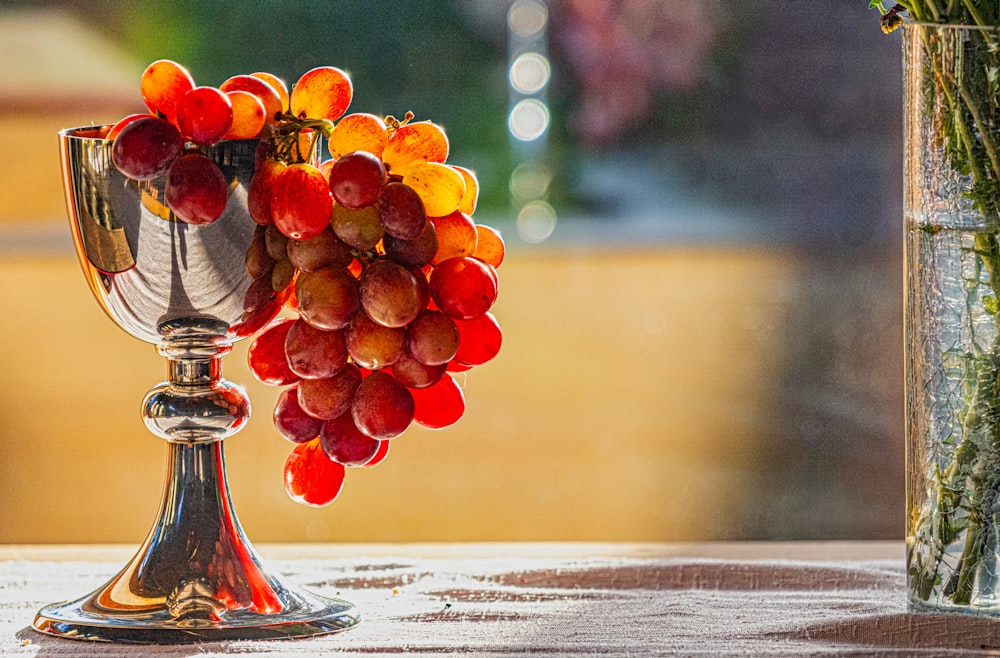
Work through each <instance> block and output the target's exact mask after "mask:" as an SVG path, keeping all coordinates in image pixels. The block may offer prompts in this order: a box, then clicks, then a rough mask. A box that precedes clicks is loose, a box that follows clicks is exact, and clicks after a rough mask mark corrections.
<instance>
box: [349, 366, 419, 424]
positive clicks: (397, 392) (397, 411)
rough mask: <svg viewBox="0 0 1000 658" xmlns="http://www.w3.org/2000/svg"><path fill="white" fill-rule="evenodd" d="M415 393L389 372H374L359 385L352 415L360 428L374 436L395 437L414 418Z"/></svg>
mask: <svg viewBox="0 0 1000 658" xmlns="http://www.w3.org/2000/svg"><path fill="white" fill-rule="evenodd" d="M413 410H414V406H413V396H412V395H411V394H410V391H409V390H408V389H407V388H406V387H405V386H403V385H402V384H400V383H399V381H397V380H396V378H395V377H393V376H392V375H390V374H389V373H387V372H373V373H372V374H370V375H368V377H366V378H365V379H364V380H363V381H362V382H361V384H360V385H359V386H358V389H357V391H355V393H354V403H353V404H352V405H351V416H352V417H353V418H354V422H355V424H356V425H357V426H358V429H359V430H361V431H362V432H364V433H365V434H367V435H368V436H370V437H372V438H373V439H379V440H383V439H391V438H393V437H396V436H399V435H400V434H402V433H403V432H405V431H406V428H407V427H409V426H410V423H411V422H412V421H413Z"/></svg>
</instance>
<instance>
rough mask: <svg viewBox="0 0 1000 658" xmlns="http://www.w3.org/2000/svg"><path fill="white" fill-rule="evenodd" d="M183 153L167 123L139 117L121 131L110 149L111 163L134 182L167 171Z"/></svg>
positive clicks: (181, 142)
mask: <svg viewBox="0 0 1000 658" xmlns="http://www.w3.org/2000/svg"><path fill="white" fill-rule="evenodd" d="M183 151H184V138H183V137H181V133H180V131H179V130H177V128H175V127H174V126H173V125H172V124H171V123H170V122H168V121H164V120H163V119H158V118H157V117H153V116H150V117H142V118H140V119H136V120H135V121H132V122H131V123H129V124H128V125H127V126H125V127H124V128H122V131H121V132H120V133H119V134H118V137H116V138H115V141H114V144H113V145H112V146H111V161H112V162H113V163H114V165H115V167H116V168H117V169H118V171H120V172H122V173H123V174H124V175H125V176H127V177H129V178H131V179H134V180H150V179H152V178H156V177H157V176H162V175H163V174H165V173H167V169H169V168H170V165H172V164H173V163H174V161H175V160H177V158H179V157H180V156H181V153H182V152H183Z"/></svg>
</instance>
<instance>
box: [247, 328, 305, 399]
mask: <svg viewBox="0 0 1000 658" xmlns="http://www.w3.org/2000/svg"><path fill="white" fill-rule="evenodd" d="M293 324H295V320H293V319H292V318H282V319H280V320H276V321H275V322H273V323H272V324H271V325H270V326H268V327H267V329H265V330H264V331H263V332H261V334H260V335H259V336H257V338H255V339H254V341H253V342H252V343H251V344H250V349H249V350H247V363H248V364H249V366H250V372H252V373H253V376H254V377H256V378H257V379H258V380H260V381H261V382H263V383H265V384H271V385H272V386H285V385H286V384H292V383H295V382H296V381H298V379H299V377H298V375H296V374H295V373H294V372H292V370H291V368H289V367H288V360H287V359H286V358H285V338H286V337H287V336H288V331H289V330H290V329H291V328H292V325H293Z"/></svg>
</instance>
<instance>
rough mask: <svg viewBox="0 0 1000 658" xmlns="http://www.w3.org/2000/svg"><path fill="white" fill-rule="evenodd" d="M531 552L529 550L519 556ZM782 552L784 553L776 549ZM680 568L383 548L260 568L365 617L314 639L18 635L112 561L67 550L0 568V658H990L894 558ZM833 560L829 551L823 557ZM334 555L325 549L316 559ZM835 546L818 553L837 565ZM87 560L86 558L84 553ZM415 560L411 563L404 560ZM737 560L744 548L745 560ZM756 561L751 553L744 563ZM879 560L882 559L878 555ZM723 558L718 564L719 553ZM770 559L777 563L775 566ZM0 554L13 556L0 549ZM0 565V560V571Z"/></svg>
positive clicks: (500, 552) (995, 638) (603, 559)
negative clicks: (914, 606)
mask: <svg viewBox="0 0 1000 658" xmlns="http://www.w3.org/2000/svg"><path fill="white" fill-rule="evenodd" d="M529 546H530V545H529ZM778 546H779V547H780V545H778ZM710 549H711V547H708V548H706V549H705V550H699V549H698V548H697V547H688V549H686V550H685V551H683V552H682V553H683V555H682V556H676V557H674V556H671V553H672V551H670V550H663V551H659V552H656V551H654V552H653V554H652V556H642V552H641V551H640V552H638V553H637V552H636V551H635V550H624V551H622V556H616V555H615V554H614V551H613V550H608V549H607V547H605V548H604V549H602V550H600V551H590V550H586V549H584V550H579V551H575V552H576V554H575V555H574V554H573V553H574V551H570V550H566V551H553V550H551V549H548V548H547V549H544V550H535V551H533V550H530V549H525V547H524V546H522V545H517V546H514V547H511V548H509V549H508V548H506V547H504V546H503V545H495V546H489V547H482V546H479V547H475V548H472V549H466V548H463V547H462V546H461V545H456V546H455V547H453V548H452V549H449V550H445V551H438V552H437V553H440V555H437V556H435V552H434V551H425V550H424V551H412V550H409V549H407V548H406V547H400V548H399V549H398V551H394V550H393V548H392V547H386V546H380V547H378V549H377V550H372V551H370V554H368V555H365V553H364V551H363V550H358V549H352V550H351V551H349V552H350V553H351V555H348V556H347V557H339V558H337V557H330V558H328V559H324V558H318V557H316V555H317V554H320V553H319V552H318V551H317V550H316V549H313V550H311V551H307V553H308V555H307V556H305V557H300V558H298V559H268V560H267V565H268V566H269V567H271V568H272V569H274V570H276V571H279V572H282V573H284V574H286V575H287V576H288V578H289V579H290V580H292V581H294V582H297V583H299V584H302V585H306V586H307V587H309V588H311V589H313V590H314V591H316V592H318V593H321V594H327V595H332V596H339V597H341V598H346V599H349V600H351V601H353V602H355V603H356V604H358V605H359V607H360V608H361V611H362V615H363V620H362V622H361V624H360V625H358V626H357V627H355V628H353V629H350V630H347V631H344V632H342V633H338V634H334V635H328V636H322V637H317V638H310V639H297V640H280V641H269V642H225V643H205V644H198V645H170V646H142V647H122V646H116V645H108V644H90V643H84V642H79V641H72V640H64V639H58V638H50V637H47V636H43V635H40V634H38V633H35V632H34V631H32V630H31V629H30V628H29V625H30V623H31V620H32V618H33V615H34V613H35V611H36V610H37V609H38V608H39V607H41V606H42V605H44V604H46V603H50V602H53V601H57V600H65V599H69V598H76V597H78V596H81V595H83V594H86V593H87V592H89V591H90V590H91V589H93V588H95V587H97V586H99V585H101V584H102V583H103V582H104V581H105V580H107V579H108V578H109V577H110V576H112V575H114V573H115V572H116V571H117V569H118V568H119V567H120V566H122V565H121V563H118V562H115V561H112V560H105V559H102V560H97V561H94V560H87V561H75V560H72V559H68V558H71V557H72V556H73V555H74V554H75V553H74V552H73V551H72V549H66V552H64V553H62V554H59V555H58V559H48V558H50V557H52V556H51V555H40V556H39V557H37V558H35V557H32V554H31V552H30V551H23V550H22V551H20V552H17V553H15V556H14V557H12V558H11V559H7V560H4V561H0V653H2V655H12V656H25V657H28V656H119V655H129V656H192V655H197V656H221V655H233V654H255V655H256V654H261V655H280V656H296V655H325V654H331V653H345V654H362V655H380V654H399V653H410V652H412V653H418V654H421V655H425V656H426V655H431V656H433V655H442V654H453V653H467V654H472V655H477V656H501V655H502V656H510V655H538V654H541V655H566V656H580V655H593V654H598V655H707V656H716V655H771V656H775V655H807V656H830V655H836V656H841V655H845V656H846V655H892V656H899V655H935V656H936V655H955V656H962V655H997V654H998V653H1000V620H994V619H989V618H980V617H969V616H960V615H930V614H910V613H908V612H907V609H906V603H905V598H904V590H903V563H902V550H901V546H900V551H899V557H898V558H877V559H866V558H864V557H853V556H851V555H849V553H850V551H847V552H845V557H841V558H826V557H812V553H810V552H808V551H807V552H806V553H803V552H802V551H791V552H789V554H790V557H788V558H784V557H780V555H781V550H780V548H777V549H771V550H769V551H766V552H767V553H768V554H769V556H766V557H760V558H754V557H740V558H738V559H737V558H731V557H717V556H714V555H715V554H717V553H719V551H713V550H710ZM828 549H829V545H828ZM326 550H327V551H328V553H329V555H331V556H335V555H337V552H338V549H337V547H336V546H331V547H327V548H326ZM837 552H838V551H837V550H836V548H835V547H834V548H833V549H832V550H827V551H826V553H822V552H821V553H819V554H820V555H823V554H828V553H832V554H836V553H837ZM84 553H86V552H84ZM415 553H416V554H415ZM742 553H746V551H742ZM751 553H752V552H751ZM883 553H884V551H883ZM723 554H724V552H723ZM775 554H776V555H778V556H779V557H775ZM7 556H8V557H10V553H9V552H8V555H7ZM2 557H4V554H3V552H2V551H0V558H2Z"/></svg>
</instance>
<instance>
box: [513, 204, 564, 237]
mask: <svg viewBox="0 0 1000 658" xmlns="http://www.w3.org/2000/svg"><path fill="white" fill-rule="evenodd" d="M555 230H556V211H555V209H554V208H553V207H552V206H551V205H549V204H548V203H546V202H545V201H541V200H536V201H531V202H529V203H526V204H524V207H523V208H521V212H519V213H518V214H517V234H518V235H519V236H521V239H522V240H524V241H525V242H534V243H537V242H544V241H545V240H547V239H548V238H549V236H551V235H552V232H553V231H555Z"/></svg>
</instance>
